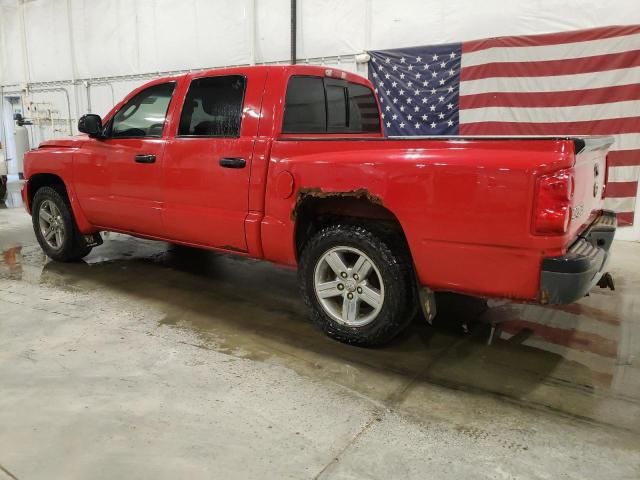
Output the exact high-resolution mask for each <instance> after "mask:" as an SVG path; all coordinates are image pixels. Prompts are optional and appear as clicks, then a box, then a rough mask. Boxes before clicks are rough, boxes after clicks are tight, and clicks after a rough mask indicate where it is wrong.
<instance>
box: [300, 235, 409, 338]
mask: <svg viewBox="0 0 640 480" xmlns="http://www.w3.org/2000/svg"><path fill="white" fill-rule="evenodd" d="M299 275H300V281H301V285H302V291H303V296H304V299H305V302H306V303H307V305H308V306H309V308H310V309H311V317H312V320H313V322H314V323H315V324H316V325H317V326H318V327H320V329H322V330H323V331H324V332H325V333H326V334H327V335H329V336H330V337H332V338H335V339H336V340H339V341H341V342H345V343H350V344H356V345H362V346H372V345H379V344H382V343H386V342H388V341H390V340H391V339H392V338H393V337H395V336H396V335H397V334H398V333H400V331H402V329H403V328H404V327H405V326H406V325H407V324H408V323H409V322H410V321H411V320H412V318H413V317H414V315H415V312H416V301H415V294H414V291H415V289H414V284H413V280H412V269H411V263H410V261H409V259H408V256H407V255H406V253H405V252H404V251H403V247H401V246H399V245H397V244H394V242H393V241H392V240H391V239H390V238H383V237H382V236H379V235H377V234H376V233H374V232H372V231H369V230H367V229H365V228H362V227H359V226H355V225H333V226H330V227H327V228H325V229H323V230H321V231H320V232H318V233H317V234H316V235H315V236H314V237H313V238H312V239H311V240H310V241H309V242H308V243H307V245H306V246H305V248H304V251H303V252H302V255H301V258H300V270H299Z"/></svg>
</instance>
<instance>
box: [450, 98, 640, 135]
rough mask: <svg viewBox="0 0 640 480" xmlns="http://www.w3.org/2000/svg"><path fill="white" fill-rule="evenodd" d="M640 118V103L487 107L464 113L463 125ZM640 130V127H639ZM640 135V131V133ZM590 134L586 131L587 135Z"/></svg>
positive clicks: (461, 118) (463, 111) (466, 110)
mask: <svg viewBox="0 0 640 480" xmlns="http://www.w3.org/2000/svg"><path fill="white" fill-rule="evenodd" d="M639 114H640V100H630V101H627V102H612V103H600V104H598V105H580V106H577V107H542V108H512V107H487V108H470V109H465V110H460V123H477V122H520V123H522V122H527V123H528V122H534V123H544V122H546V121H547V120H548V119H549V118H553V119H554V120H556V121H557V122H588V121H596V120H608V119H617V118H627V117H632V118H633V117H636V116H637V115H639ZM638 128H639V129H640V123H639V124H638ZM638 131H640V130H638ZM585 133H586V131H585Z"/></svg>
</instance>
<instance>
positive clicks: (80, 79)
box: [0, 0, 640, 240]
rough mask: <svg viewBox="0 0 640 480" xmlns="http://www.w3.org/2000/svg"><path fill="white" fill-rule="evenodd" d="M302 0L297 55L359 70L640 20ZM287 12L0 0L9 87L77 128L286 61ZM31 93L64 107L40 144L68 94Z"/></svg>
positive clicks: (576, 9)
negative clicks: (222, 74) (194, 84)
mask: <svg viewBox="0 0 640 480" xmlns="http://www.w3.org/2000/svg"><path fill="white" fill-rule="evenodd" d="M297 3H298V6H297V9H298V16H297V19H298V20H297V21H298V29H297V43H298V45H297V56H298V59H300V60H299V61H301V62H303V63H304V62H305V61H306V60H305V59H312V60H311V61H312V63H324V64H327V65H333V66H337V67H341V68H344V69H347V70H352V71H358V72H359V73H362V74H366V69H365V66H364V65H356V63H355V61H354V59H353V55H354V54H355V53H359V52H362V51H363V50H367V49H387V48H396V47H406V46H412V45H428V44H437V43H447V42H456V41H464V40H472V39H477V38H485V37H495V36H501V35H528V34H537V33H547V32H556V31H566V30H574V29H582V28H593V27H598V26H604V25H616V24H638V23H640V8H639V4H638V0H616V2H603V1H602V0H510V1H505V0H484V1H483V2H477V1H473V0H449V1H447V2H444V3H443V2H440V1H437V0H394V1H390V0H297ZM290 9H291V0H235V1H228V0H180V1H178V0H0V86H4V88H5V89H8V90H16V89H23V88H25V87H26V86H28V87H29V88H32V89H34V90H35V89H39V88H52V87H54V88H58V89H59V88H64V89H65V90H66V91H67V92H68V95H69V101H70V111H71V115H70V116H71V124H72V125H73V128H74V129H75V123H76V121H77V117H78V115H80V114H82V113H84V112H86V111H87V110H88V107H89V103H90V105H91V110H92V111H93V112H95V113H99V114H102V115H104V114H105V113H106V112H107V111H108V110H109V109H110V108H111V106H112V105H113V103H114V100H115V101H118V100H120V99H121V98H122V97H123V96H124V95H125V94H126V93H128V92H129V91H130V90H131V89H132V88H133V87H134V86H137V85H139V84H141V83H143V82H144V81H146V79H148V78H151V77H152V76H154V75H155V76H157V75H158V74H160V73H164V72H168V71H182V70H192V69H198V68H204V67H216V66H224V65H242V64H251V63H275V62H282V63H286V62H288V61H289V55H290V43H289V42H290ZM88 93H90V95H88ZM27 98H28V100H30V101H32V102H37V103H39V104H41V106H42V107H43V108H50V109H51V110H54V111H57V112H58V113H57V115H58V118H57V120H56V121H55V122H54V126H53V127H51V126H49V127H46V126H45V127H41V128H39V129H37V131H36V130H34V132H33V141H34V143H36V142H38V141H40V140H42V139H44V138H48V137H49V136H58V135H63V134H66V133H67V131H68V120H69V119H68V118H67V117H68V116H69V114H68V113H67V110H68V109H67V101H66V96H65V95H64V94H63V93H62V92H61V91H60V90H56V91H49V92H38V93H32V94H30V95H28V96H27ZM26 103H27V104H28V102H26ZM34 128H35V127H34ZM638 202H639V205H640V198H639V199H638ZM636 210H637V211H636V219H635V220H636V221H635V226H634V227H633V228H627V229H623V230H622V231H621V232H620V236H621V238H627V239H636V240H637V239H640V209H636Z"/></svg>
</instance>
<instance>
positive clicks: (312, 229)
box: [292, 189, 411, 260]
mask: <svg viewBox="0 0 640 480" xmlns="http://www.w3.org/2000/svg"><path fill="white" fill-rule="evenodd" d="M292 218H293V219H294V220H295V227H294V242H295V245H294V246H295V254H296V260H299V259H300V255H301V253H302V250H303V249H304V247H305V245H306V243H307V242H308V241H309V239H310V238H311V237H313V235H315V234H316V233H317V232H318V231H320V230H322V229H323V228H325V227H326V226H329V225H333V224H335V223H339V222H345V221H346V222H349V223H357V224H360V225H362V226H363V227H365V228H368V229H370V230H372V231H373V232H374V233H378V234H382V235H383V236H385V237H390V236H393V237H395V239H396V240H397V241H398V242H400V243H401V245H402V247H403V248H404V249H405V251H406V254H407V255H408V256H409V258H410V259H411V251H410V249H409V245H408V243H407V238H406V236H405V233H404V230H403V228H402V225H401V224H400V221H399V220H398V218H397V217H396V215H395V214H394V213H393V212H392V211H391V210H389V209H388V208H387V207H385V206H384V205H383V204H382V202H381V201H380V199H379V198H378V197H375V196H372V195H371V194H369V192H367V191H366V190H364V189H361V190H356V191H353V192H320V191H309V192H302V193H301V194H299V197H298V201H297V202H296V206H295V209H294V211H293V214H292Z"/></svg>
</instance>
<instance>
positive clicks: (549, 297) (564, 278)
mask: <svg viewBox="0 0 640 480" xmlns="http://www.w3.org/2000/svg"><path fill="white" fill-rule="evenodd" d="M617 225H618V221H617V219H616V214H615V213H614V212H612V211H609V210H603V211H602V214H601V215H600V216H599V217H598V218H597V219H596V220H595V221H594V222H593V223H592V224H591V225H590V226H589V227H588V228H587V229H585V231H584V232H582V233H581V234H580V236H579V237H578V239H577V240H576V241H575V242H574V243H573V245H571V247H570V248H569V250H568V251H567V253H566V255H563V256H562V257H553V258H545V259H544V260H543V262H542V273H541V274H540V295H539V300H540V303H552V304H553V303H555V304H564V303H572V302H575V301H576V300H579V299H580V298H582V297H584V296H585V295H586V294H587V293H588V292H589V290H591V289H592V288H593V287H594V286H595V285H596V284H597V283H598V282H599V280H600V278H601V277H602V275H603V274H604V273H605V272H606V268H607V264H608V263H609V257H610V253H609V250H610V248H611V243H612V242H613V237H614V235H615V233H616V227H617Z"/></svg>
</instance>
